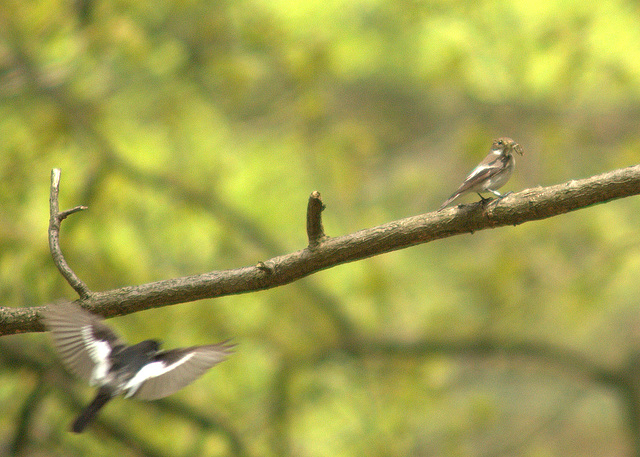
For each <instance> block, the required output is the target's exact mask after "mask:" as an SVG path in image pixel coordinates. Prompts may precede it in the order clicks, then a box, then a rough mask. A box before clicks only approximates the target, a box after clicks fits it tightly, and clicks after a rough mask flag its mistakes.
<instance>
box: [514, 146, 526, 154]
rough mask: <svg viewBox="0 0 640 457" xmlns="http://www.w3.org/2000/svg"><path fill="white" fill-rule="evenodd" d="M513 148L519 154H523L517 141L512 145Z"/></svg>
mask: <svg viewBox="0 0 640 457" xmlns="http://www.w3.org/2000/svg"><path fill="white" fill-rule="evenodd" d="M513 150H514V151H516V152H517V153H518V154H520V155H521V156H522V155H524V150H523V149H522V146H520V145H519V144H518V143H516V144H514V145H513Z"/></svg>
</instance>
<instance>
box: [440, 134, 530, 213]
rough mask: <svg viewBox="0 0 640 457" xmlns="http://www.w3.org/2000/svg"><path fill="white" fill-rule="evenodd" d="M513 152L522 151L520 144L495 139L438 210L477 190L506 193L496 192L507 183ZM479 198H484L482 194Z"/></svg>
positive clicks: (514, 162) (498, 194)
mask: <svg viewBox="0 0 640 457" xmlns="http://www.w3.org/2000/svg"><path fill="white" fill-rule="evenodd" d="M513 152H517V153H518V154H520V155H523V153H524V151H523V150H522V146H520V145H519V144H518V143H516V142H515V141H513V140H512V139H511V138H506V137H505V138H499V139H497V140H495V141H494V142H493V144H492V145H491V151H489V154H488V155H487V156H486V157H485V158H484V160H483V161H482V162H480V164H479V165H478V166H477V167H476V168H474V169H473V171H471V173H469V176H467V178H466V179H465V180H464V182H463V183H462V185H461V186H460V187H459V188H458V190H457V191H455V193H454V194H453V195H451V197H449V198H448V199H447V200H446V201H445V202H444V203H443V204H442V206H440V208H439V209H438V211H442V210H443V209H444V208H445V207H446V206H447V205H448V204H449V203H451V202H452V201H454V200H455V199H456V198H458V197H459V196H461V195H464V194H466V193H469V192H477V193H478V195H480V192H491V193H492V194H494V195H496V196H497V197H498V198H502V197H504V196H506V194H504V195H503V194H501V193H500V192H498V189H499V188H501V187H502V186H504V185H505V184H506V183H507V181H508V180H509V178H510V177H511V173H513V169H514V168H515V166H516V159H515V158H514V157H513ZM480 198H482V199H483V200H484V198H483V197H482V195H480Z"/></svg>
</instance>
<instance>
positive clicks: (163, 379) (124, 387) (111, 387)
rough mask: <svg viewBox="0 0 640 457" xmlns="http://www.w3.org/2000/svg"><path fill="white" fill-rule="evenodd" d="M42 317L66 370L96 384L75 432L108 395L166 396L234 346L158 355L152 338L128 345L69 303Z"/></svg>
mask: <svg viewBox="0 0 640 457" xmlns="http://www.w3.org/2000/svg"><path fill="white" fill-rule="evenodd" d="M43 316H44V324H45V326H46V327H47V329H48V330H50V331H51V334H52V336H53V342H54V345H55V347H56V349H57V350H58V352H59V353H60V356H61V358H62V361H63V363H64V365H65V366H66V367H67V369H68V370H69V371H71V372H72V373H73V374H75V375H76V376H78V377H79V378H81V379H84V380H85V381H87V382H88V383H89V384H90V385H94V386H99V390H98V394H97V395H96V398H95V399H94V400H93V402H92V403H91V404H90V405H89V406H88V407H87V408H86V409H85V410H84V411H83V412H82V413H81V414H80V415H79V416H78V418H77V419H76V420H75V421H74V423H73V426H72V427H71V430H72V431H73V432H75V433H80V432H82V430H84V428H85V427H86V425H87V424H88V423H89V421H91V419H92V418H93V417H94V416H95V415H96V413H97V412H98V411H99V410H100V408H102V406H104V404H105V403H107V402H108V401H109V400H111V399H112V398H113V397H115V396H117V395H124V396H125V398H128V397H133V396H135V397H137V398H140V399H143V400H155V399H157V398H162V397H166V396H167V395H171V394H173V393H174V392H177V391H178V390H180V389H182V388H183V387H185V386H186V385H188V384H190V383H191V382H193V381H195V380H196V379H197V378H198V377H200V376H201V375H203V374H204V373H205V372H206V371H207V370H208V369H209V368H211V367H213V366H214V365H216V364H218V363H220V362H222V361H223V360H224V359H226V358H227V356H228V355H229V354H230V353H231V350H232V348H233V346H234V345H232V344H228V343H227V342H223V343H219V344H212V345H208V346H194V347H189V348H181V349H173V350H170V351H160V343H159V342H158V341H155V340H146V341H142V342H140V343H138V344H135V345H133V346H127V345H126V344H125V343H124V342H123V341H122V340H120V338H119V337H118V336H117V335H116V334H115V333H114V332H113V331H112V330H111V329H110V328H109V327H107V326H106V325H105V324H104V323H103V321H102V319H101V318H100V317H98V316H96V315H94V314H91V313H90V312H88V311H85V310H84V309H82V308H81V307H80V306H78V305H75V304H73V303H63V304H57V305H50V306H49V307H48V308H47V309H46V310H45V311H44V312H43Z"/></svg>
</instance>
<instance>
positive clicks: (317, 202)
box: [307, 190, 325, 248]
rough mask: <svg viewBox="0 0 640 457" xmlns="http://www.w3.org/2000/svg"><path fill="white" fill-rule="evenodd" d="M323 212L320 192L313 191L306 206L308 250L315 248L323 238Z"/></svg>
mask: <svg viewBox="0 0 640 457" xmlns="http://www.w3.org/2000/svg"><path fill="white" fill-rule="evenodd" d="M323 210H324V204H323V203H322V197H321V196H320V192H318V191H317V190H314V191H313V192H311V195H310V196H309V204H308V205H307V237H308V238H309V247H310V248H315V247H316V246H318V245H319V244H320V242H321V241H322V240H323V239H324V238H325V234H324V227H322V211H323Z"/></svg>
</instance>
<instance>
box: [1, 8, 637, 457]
mask: <svg viewBox="0 0 640 457" xmlns="http://www.w3.org/2000/svg"><path fill="white" fill-rule="evenodd" d="M639 102H640V7H639V6H638V5H637V4H636V3H634V2H630V1H626V2H625V1H622V0H601V1H599V2H597V3H594V2H584V1H577V0H565V1H545V0H541V1H536V2H525V1H500V0H495V1H480V2H475V1H461V2H458V1H450V0H440V1H437V0H434V1H425V2H422V1H417V0H414V1H411V0H401V1H390V0H349V1H343V0H327V1H323V2H320V1H305V2H291V1H282V0H268V1H267V0H245V1H224V0H223V1H216V2H209V1H204V0H200V1H199V0H188V1H163V2H153V1H137V0H136V1H131V0H120V1H107V0H104V1H99V0H96V1H91V0H77V1H62V0H40V1H35V2H24V1H18V0H7V1H5V2H3V5H2V6H1V7H0V173H1V176H0V204H1V205H2V211H1V213H0V297H1V298H2V303H1V304H2V305H3V306H10V307H22V306H36V305H41V304H44V303H49V302H52V301H54V300H56V299H60V298H65V297H66V298H75V297H74V295H73V293H72V291H71V290H70V288H69V286H68V285H67V284H66V283H65V282H64V280H63V279H62V278H61V276H60V275H59V274H58V273H57V270H56V269H55V267H54V265H53V263H52V261H51V259H50V255H49V251H48V245H47V236H46V234H47V233H46V231H47V224H48V189H49V175H50V171H51V169H52V168H53V167H59V168H61V169H62V185H61V207H62V208H68V207H72V206H75V205H86V206H88V207H89V210H88V211H85V212H83V213H80V214H77V215H73V216H72V217H71V218H69V219H68V220H66V221H65V222H64V223H63V228H62V245H63V250H64V252H65V254H66V256H67V260H68V261H69V263H70V265H71V266H72V268H74V270H75V271H76V272H77V273H78V274H79V276H80V277H81V278H82V279H83V280H84V281H85V282H86V283H87V284H88V285H89V287H90V288H91V289H92V290H106V289H111V288H117V287H121V286H126V285H134V284H141V283H145V282H149V281H154V280H159V279H165V278H171V277H176V276H183V275H189V274H197V273H201V272H205V271H210V270H218V269H225V268H235V267H240V266H245V265H253V264H256V263H257V262H258V261H260V260H266V259H268V258H270V257H271V256H275V255H279V254H284V253H287V252H291V251H294V250H298V249H301V248H303V247H304V246H305V244H306V234H305V211H306V202H307V198H308V196H309V194H310V193H311V191H313V190H319V191H320V192H321V193H322V196H323V199H324V201H325V203H326V205H327V210H326V211H325V212H324V226H325V230H326V232H327V234H328V235H330V236H336V235H341V234H345V233H349V232H352V231H355V230H358V229H361V228H365V227H370V226H374V225H378V224H381V223H384V222H388V221H390V220H393V219H397V218H401V217H405V216H410V215H414V214H420V213H424V212H428V211H432V210H434V209H436V208H437V207H438V206H439V204H440V203H441V202H442V201H443V200H444V199H445V198H446V197H447V196H448V195H449V194H450V193H451V192H452V191H453V190H455V188H456V187H457V186H458V185H459V183H460V182H461V180H462V179H463V178H464V176H466V173H467V172H468V171H469V170H470V169H471V168H472V167H473V166H475V164H476V163H477V162H478V161H479V160H481V158H482V157H483V156H484V154H485V153H486V152H487V151H488V147H489V145H490V143H491V141H492V139H493V138H494V137H498V136H511V137H513V138H514V139H515V140H516V141H518V142H519V143H520V144H521V145H522V146H523V147H524V149H525V156H524V157H523V158H520V157H519V158H518V166H517V169H516V173H515V174H514V176H513V177H512V179H511V181H510V182H509V183H508V185H507V186H505V190H520V189H523V188H526V187H534V186H538V185H551V184H556V183H560V182H564V181H568V180H570V179H577V178H582V177H586V176H589V175H591V174H596V173H599V172H604V171H607V170H610V169H614V168H619V167H624V166H627V165H632V164H635V163H638V162H640V153H639V151H640V130H639V129H638V126H639V125H640V109H639V106H640V105H639ZM469 201H473V197H466V200H464V202H469ZM639 214H640V201H639V200H638V199H637V198H630V199H625V200H621V201H615V202H611V203H608V204H606V205H600V206H597V207H594V208H590V209H587V210H583V211H579V212H576V213H573V214H568V215H564V216H560V217H555V218H552V219H550V220H546V221H541V222H535V223H529V224H525V225H523V226H519V227H515V228H502V229H499V230H491V231H483V232H479V233H476V234H474V235H472V236H460V237H455V238H451V239H447V240H443V241H438V242H435V243H430V244H428V245H424V246H419V247H414V248H411V249H406V250H403V251H401V252H396V253H391V254H386V255H383V256H379V257H375V258H372V259H368V260H365V261H361V262H357V263H354V264H349V265H344V266H340V267H337V268H334V269H331V270H327V271H324V272H321V273H319V274H316V275H314V276H312V277H310V278H307V279H304V280H302V281H299V282H297V283H294V284H292V285H288V286H285V287H281V288H278V289H275V290H269V291H264V292H259V293H252V294H247V295H242V296H236V297H226V298H222V299H217V300H211V301H202V302H195V303H188V304H182V305H177V306H173V307H167V308H162V309H157V310H152V311H146V312H143V313H138V314H136V315H132V316H127V317H124V318H120V319H117V320H114V321H111V322H110V323H111V324H112V325H113V326H115V327H117V328H118V330H119V331H120V332H121V333H122V334H123V336H125V337H126V338H127V339H128V340H129V341H137V340H141V339H143V338H151V337H161V338H162V339H163V341H164V343H165V346H166V347H174V346H182V345H191V344H206V343H211V342H215V341H219V340H221V339H225V338H228V337H233V338H234V339H235V341H236V342H237V343H239V347H238V350H237V353H236V354H234V355H233V356H232V357H231V358H230V359H229V361H227V362H225V363H223V364H222V365H220V366H219V367H216V368H215V369H214V370H212V371H211V372H210V373H208V374H207V375H206V376H205V377H204V378H203V379H201V380H199V381H198V382H196V383H195V384H193V385H192V386H190V387H188V388H187V389H185V390H183V391H182V392H180V393H179V394H177V395H175V396H174V397H172V398H171V399H169V400H167V401H161V402H153V403H143V402H136V401H124V400H117V401H114V402H113V403H111V404H110V405H108V406H107V407H106V408H105V410H104V411H103V412H102V413H101V416H100V418H99V419H100V420H99V421H97V422H96V424H95V425H93V426H92V427H90V430H89V431H88V432H87V433H85V434H83V435H80V436H73V435H71V434H69V433H67V427H68V426H69V422H70V421H71V420H72V418H73V416H74V415H75V414H77V412H78V410H79V408H80V407H81V405H83V404H86V402H87V401H89V397H90V396H91V395H92V393H93V392H92V391H91V390H90V389H88V388H86V387H85V386H82V385H81V384H80V383H72V381H71V380H70V379H69V378H67V377H64V374H63V373H62V372H61V371H60V369H59V365H58V362H57V359H56V356H55V354H53V352H52V350H51V349H50V345H49V343H48V340H47V339H46V338H45V337H44V335H41V334H38V335H16V336H11V337H5V338H3V339H2V340H3V341H2V345H3V346H0V348H3V350H2V352H3V353H4V354H5V355H4V356H0V362H2V365H1V366H0V411H1V412H0V449H3V450H0V453H3V452H7V453H8V454H13V455H94V456H111V455H119V456H135V455H145V454H146V455H159V456H194V455H207V456H216V455H221V456H222V455H246V456H287V455H296V456H361V455H368V456H426V455H441V456H463V455H470V456H489V455H491V456H495V455H522V456H545V457H546V456H574V455H575V456H579V455H592V456H623V455H631V454H632V453H634V452H636V451H637V449H634V448H633V446H634V444H633V435H634V433H638V434H640V431H638V430H636V431H635V432H634V431H633V429H632V427H633V424H630V422H629V418H628V417H627V416H626V414H625V409H624V405H623V402H622V401H621V398H620V396H619V395H618V393H617V392H615V391H614V390H613V389H611V388H608V387H607V385H606V383H605V384H599V383H595V382H593V381H591V380H589V379H588V378H585V377H584V376H581V375H579V374H577V372H578V371H579V370H573V369H572V367H571V365H570V364H568V365H564V366H560V367H558V366H552V364H550V363H549V361H548V360H547V358H546V357H545V353H541V354H538V356H537V357H525V356H521V357H513V356H512V355H511V354H510V353H509V351H508V350H507V348H509V345H510V344H512V343H516V342H520V341H532V342H539V343H541V344H543V345H548V347H549V348H562V349H564V350H571V351H576V352H577V353H578V354H582V355H584V357H586V358H587V359H589V360H593V361H594V362H595V363H598V364H602V365H603V366H610V367H618V366H620V367H622V366H626V365H624V364H625V363H627V362H628V361H629V360H631V358H632V357H634V356H635V355H636V353H637V351H638V349H639V347H640V346H639V343H640V341H639V337H640V316H639V313H638V302H637V301H638V296H639V295H640V286H639V284H638V277H639V275H640V243H639V242H638V233H639V229H638V226H639V224H640V216H639ZM494 338H495V339H498V340H499V341H502V342H504V344H505V351H504V354H503V355H499V354H496V353H490V354H485V353H481V351H478V347H479V346H478V345H479V342H480V341H483V340H485V339H494ZM366 342H369V343H371V344H368V343H366ZM375 342H391V343H394V344H397V345H398V347H399V349H398V350H396V351H378V350H375V345H373V343H375ZM449 343H451V344H452V345H451V346H448V345H447V344H449ZM403 345H409V346H411V347H418V348H423V349H422V350H420V349H418V350H414V351H405V350H403V349H402V348H403V347H405V346H403ZM9 347H12V348H19V351H21V352H19V353H20V354H21V356H20V357H15V358H11V357H9V356H7V354H8V353H9V352H8V348H9ZM498 352H499V351H498ZM65 386H66V387H65ZM185 408H186V410H185ZM198 415H201V416H202V417H200V416H198ZM199 417H200V420H198V418H199ZM630 427H631V432H630ZM637 452H640V451H637ZM36 453H37V454H36Z"/></svg>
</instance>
